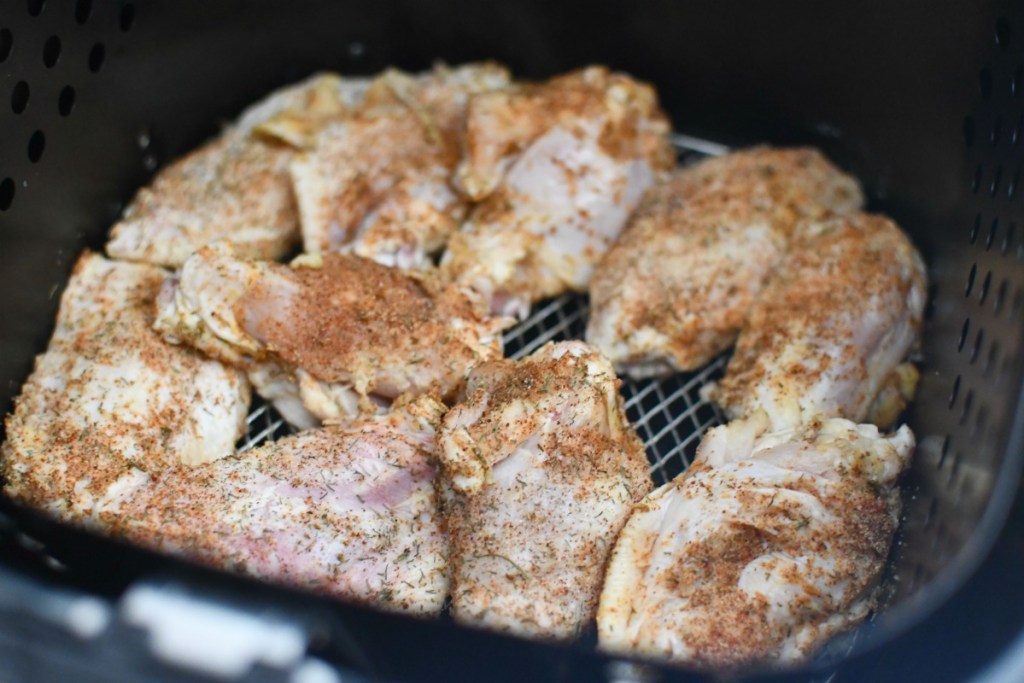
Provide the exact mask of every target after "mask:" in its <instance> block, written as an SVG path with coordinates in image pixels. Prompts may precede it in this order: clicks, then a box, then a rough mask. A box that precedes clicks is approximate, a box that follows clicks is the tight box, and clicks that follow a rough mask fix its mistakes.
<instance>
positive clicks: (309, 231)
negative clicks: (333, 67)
mask: <svg viewBox="0 0 1024 683" xmlns="http://www.w3.org/2000/svg"><path fill="white" fill-rule="evenodd" d="M509 80H510V79H509V74H508V71H507V70H506V69H504V68H502V67H499V66H497V65H494V64H479V65H466V66H462V67H459V68H455V69H449V68H447V67H437V68H435V69H434V70H433V71H431V72H427V73H425V74H421V75H417V76H412V75H409V74H405V73H402V72H399V71H394V70H390V71H387V72H385V73H384V74H382V75H381V76H379V77H377V78H376V79H374V80H373V81H372V83H371V85H370V88H369V90H368V92H367V94H366V96H365V99H364V101H363V103H362V104H361V105H360V106H359V107H358V108H357V109H356V111H355V112H354V113H353V114H352V115H351V116H348V117H346V118H344V119H339V120H337V121H335V122H333V123H331V124H330V125H328V126H326V127H325V128H324V129H323V130H322V131H321V132H320V133H319V134H318V135H317V136H315V138H313V140H311V144H310V148H309V149H308V150H307V151H305V152H303V153H302V154H301V155H299V156H298V158H296V160H295V161H294V162H293V163H292V165H291V175H292V178H293V179H294V182H295V192H296V197H297V199H298V203H299V210H300V214H301V216H302V235H303V242H304V245H305V250H306V251H307V252H310V253H314V252H322V251H331V250H339V249H345V250H351V251H352V252H354V253H356V254H358V255H360V256H364V257H366V258H371V259H373V260H375V261H378V262H379V263H382V264H384V265H388V266H397V267H400V268H404V269H424V268H429V267H431V266H432V265H433V264H432V262H431V260H430V257H431V255H432V254H434V253H436V252H438V251H440V250H441V249H442V248H443V247H444V245H445V244H446V243H447V241H448V237H449V235H450V234H451V233H452V232H453V231H454V230H455V229H456V228H457V227H458V225H459V224H460V223H461V222H462V219H463V218H464V217H465V213H466V199H465V198H464V197H462V196H460V195H458V194H457V193H456V192H455V191H454V189H453V188H452V187H451V186H450V184H449V178H450V176H451V174H452V171H453V170H454V168H455V164H456V163H457V161H458V159H459V154H460V149H461V147H462V144H463V132H464V129H465V117H466V104H467V102H468V100H469V97H470V96H471V95H472V94H474V93H479V92H487V91H490V90H495V89H498V88H502V87H504V86H506V85H508V83H509Z"/></svg>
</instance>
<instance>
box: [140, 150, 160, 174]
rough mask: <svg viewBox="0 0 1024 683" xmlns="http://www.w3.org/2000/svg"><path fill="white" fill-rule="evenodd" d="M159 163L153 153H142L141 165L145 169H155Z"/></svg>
mask: <svg viewBox="0 0 1024 683" xmlns="http://www.w3.org/2000/svg"><path fill="white" fill-rule="evenodd" d="M159 165H160V162H159V161H157V158H156V155H155V154H144V155H142V167H143V168H144V169H146V170H147V171H155V170H156V167H157V166H159Z"/></svg>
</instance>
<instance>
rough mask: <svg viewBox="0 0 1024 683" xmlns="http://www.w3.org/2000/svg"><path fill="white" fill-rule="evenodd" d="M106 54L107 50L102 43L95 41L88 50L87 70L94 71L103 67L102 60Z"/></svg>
mask: <svg viewBox="0 0 1024 683" xmlns="http://www.w3.org/2000/svg"><path fill="white" fill-rule="evenodd" d="M106 56H107V50H106V48H104V47H103V43H96V44H95V45H93V46H92V49H91V50H89V71H91V72H93V73H96V72H98V71H99V70H100V69H102V68H103V60H104V59H105V58H106Z"/></svg>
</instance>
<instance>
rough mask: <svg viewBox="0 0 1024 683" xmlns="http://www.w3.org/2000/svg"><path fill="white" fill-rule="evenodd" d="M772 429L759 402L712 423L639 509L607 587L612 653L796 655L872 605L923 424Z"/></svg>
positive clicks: (712, 659) (697, 658)
mask: <svg viewBox="0 0 1024 683" xmlns="http://www.w3.org/2000/svg"><path fill="white" fill-rule="evenodd" d="M769 425H770V421H769V419H768V417H767V416H766V415H765V414H764V413H762V412H758V413H756V414H754V415H753V416H751V417H750V418H748V419H745V420H739V421H735V422H733V423H731V424H729V425H728V426H724V427H718V428H716V429H714V430H712V431H711V432H709V434H708V435H707V437H706V438H705V440H704V441H703V443H702V444H701V445H700V448H699V449H698V452H697V456H696V460H695V461H694V464H693V465H692V466H691V467H690V468H689V469H688V470H687V471H686V472H684V473H683V474H682V475H680V476H679V477H677V478H676V479H675V480H674V481H672V482H671V483H669V484H666V485H665V486H662V487H660V488H659V489H657V490H656V491H654V492H653V493H652V494H651V495H649V496H648V497H647V498H645V499H644V500H643V502H641V503H640V504H639V505H638V506H637V507H636V509H635V511H634V512H633V514H632V516H631V517H630V518H629V522H628V523H627V524H626V526H625V528H624V529H623V531H622V533H621V535H620V536H619V540H618V542H617V544H616V546H615V550H614V552H613V553H612V558H611V561H610V563H609V566H608V575H607V578H606V580H605V586H604V590H603V592H602V595H601V603H600V609H599V611H598V617H597V623H598V637H599V642H600V646H601V648H602V649H605V650H609V651H613V652H622V653H637V654H645V655H652V656H658V657H666V658H669V659H672V660H676V661H681V662H690V663H694V664H697V665H700V666H714V667H735V666H741V665H750V664H785V663H792V662H798V661H801V660H804V659H806V658H808V657H809V656H810V655H811V654H812V653H813V652H814V651H815V650H816V649H817V648H818V647H820V646H821V645H822V644H823V643H824V642H825V641H826V640H827V639H828V638H830V637H832V636H834V635H835V634H836V633H838V632H839V631H841V630H843V629H845V628H848V627H849V626H851V625H853V624H856V623H857V622H858V621H860V620H862V619H863V618H864V617H865V616H866V615H867V614H868V613H869V611H870V610H871V609H872V607H873V606H874V604H875V597H876V592H875V587H876V585H877V580H878V578H879V576H880V574H881V572H882V569H883V567H884V564H885V559H886V556H887V554H888V550H889V546H890V543H891V541H892V536H893V532H894V530H895V529H896V524H897V521H898V518H899V509H900V498H899V492H898V490H897V489H896V487H895V482H896V479H897V478H898V476H899V474H900V473H901V472H902V471H903V470H904V469H905V468H906V466H907V464H908V462H909V458H910V454H911V452H912V450H913V446H914V438H913V434H911V432H910V430H909V429H908V428H907V427H902V428H900V430H899V431H898V432H896V433H895V434H894V435H891V436H882V435H880V434H879V432H878V429H877V428H876V427H875V426H873V425H857V424H855V423H853V422H850V421H848V420H843V419H841V418H821V419H817V420H811V421H810V422H808V423H807V424H806V425H804V426H801V427H799V428H795V429H784V430H782V431H774V432H773V431H770V427H769Z"/></svg>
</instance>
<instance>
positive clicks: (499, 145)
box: [442, 67, 675, 317]
mask: <svg viewBox="0 0 1024 683" xmlns="http://www.w3.org/2000/svg"><path fill="white" fill-rule="evenodd" d="M466 125H467V131H466V144H467V153H466V157H465V160H464V162H463V163H462V164H461V165H460V168H459V170H458V172H457V177H456V182H457V183H458V184H459V186H460V187H461V189H462V190H463V191H464V192H465V193H466V194H467V195H468V196H470V197H471V198H473V199H474V200H478V201H479V202H480V203H479V205H477V206H476V208H475V209H474V210H473V211H472V213H471V215H470V217H469V220H468V221H467V222H466V223H465V224H464V225H463V226H462V229H461V230H460V231H459V232H458V233H456V234H455V235H453V236H452V239H451V241H450V242H449V246H448V251H447V252H446V254H445V255H444V257H443V259H442V268H443V270H444V272H445V274H446V277H448V278H450V279H455V280H459V281H462V282H465V283H468V284H470V285H472V286H473V287H475V288H476V289H477V290H478V291H480V292H481V293H482V294H483V295H485V296H486V297H487V298H489V299H490V300H491V310H492V311H493V312H494V313H496V314H501V315H512V314H514V315H517V316H519V317H524V316H525V314H526V311H527V310H528V308H529V305H530V303H531V302H533V301H536V300H538V299H541V298H544V297H549V296H555V295H557V294H560V293H562V292H565V291H569V290H574V291H584V290H585V289H586V287H587V283H588V282H589V281H590V276H591V273H592V271H593V268H594V265H595V263H596V262H597V261H598V259H600V257H601V255H602V254H604V252H605V251H606V250H607V249H608V247H609V245H610V244H611V243H612V242H613V241H614V240H615V238H616V237H618V235H619V232H620V231H621V230H622V227H623V225H624V224H625V222H626V219H627V217H628V216H629V214H630V212H631V211H632V210H633V208H634V207H635V206H636V205H637V203H638V202H639V201H640V197H641V196H642V195H643V193H644V191H645V190H646V189H647V188H648V187H650V186H651V185H652V184H653V183H654V181H655V178H656V177H657V176H659V175H660V174H661V173H663V172H665V171H667V170H668V169H670V168H671V167H672V165H673V164H674V160H675V155H674V152H673V150H672V147H671V145H670V144H669V141H668V137H667V135H668V132H669V124H668V120H667V119H666V117H665V115H664V114H663V113H662V111H661V110H660V109H659V107H658V103H657V97H656V95H655V93H654V90H653V89H652V88H651V87H650V86H648V85H646V84H643V83H639V82H637V81H634V80H633V79H631V78H629V77H628V76H625V75H623V74H617V73H611V72H609V71H608V70H607V69H606V68H603V67H590V68H587V69H583V70H581V71H576V72H573V73H570V74H567V75H564V76H560V77H558V78H553V79H551V80H550V81H548V82H547V83H544V84H541V85H532V86H522V87H520V88H516V89H511V90H507V91H499V92H494V93H487V94H482V95H477V96H475V97H473V98H472V99H471V100H470V104H469V112H468V119H467V124H466Z"/></svg>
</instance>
